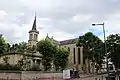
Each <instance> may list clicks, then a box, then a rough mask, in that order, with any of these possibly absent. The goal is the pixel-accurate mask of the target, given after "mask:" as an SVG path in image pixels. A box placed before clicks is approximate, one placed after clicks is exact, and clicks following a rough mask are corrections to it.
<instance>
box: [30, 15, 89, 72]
mask: <svg viewBox="0 0 120 80" xmlns="http://www.w3.org/2000/svg"><path fill="white" fill-rule="evenodd" d="M38 34H39V31H37V26H36V16H35V19H34V23H33V26H32V30H30V31H29V40H28V45H29V46H33V45H36V44H37V42H38ZM45 39H47V40H50V41H51V42H53V43H54V44H55V45H58V46H60V47H64V48H66V49H67V50H68V51H69V52H70V55H69V57H68V65H67V68H70V69H72V68H76V67H77V68H78V69H79V70H81V71H85V72H88V65H87V59H86V60H84V59H83V58H84V54H83V47H77V46H76V43H77V41H78V38H74V39H68V40H63V41H57V40H55V39H54V38H53V37H52V38H50V37H49V35H48V33H47V36H46V37H45Z"/></svg>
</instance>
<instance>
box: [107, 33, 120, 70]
mask: <svg viewBox="0 0 120 80" xmlns="http://www.w3.org/2000/svg"><path fill="white" fill-rule="evenodd" d="M106 44H107V53H108V58H110V59H111V61H112V62H113V63H114V65H115V67H116V68H117V69H118V68H120V63H119V62H120V58H119V56H120V54H119V52H120V34H111V35H109V36H108V37H107V40H106Z"/></svg>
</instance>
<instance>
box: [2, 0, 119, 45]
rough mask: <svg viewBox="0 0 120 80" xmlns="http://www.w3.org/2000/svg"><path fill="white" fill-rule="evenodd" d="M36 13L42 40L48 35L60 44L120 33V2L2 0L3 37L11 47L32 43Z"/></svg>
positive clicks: (116, 0) (117, 0) (105, 0)
mask: <svg viewBox="0 0 120 80" xmlns="http://www.w3.org/2000/svg"><path fill="white" fill-rule="evenodd" d="M35 12H36V13H37V28H38V31H39V40H40V39H43V38H44V37H45V36H46V35H47V33H48V34H49V36H50V37H51V36H53V37H54V38H55V39H56V40H65V39H71V38H75V37H79V36H80V35H82V34H84V33H86V32H88V31H91V32H93V33H94V34H95V35H97V36H99V37H100V38H101V39H103V32H102V26H96V27H92V25H91V24H92V23H102V22H105V29H106V35H109V34H112V33H119V32H120V0H0V33H1V34H3V35H4V37H5V39H6V40H7V41H9V42H10V43H15V42H22V41H28V31H29V30H30V29H31V28H32V24H33V20H34V16H35Z"/></svg>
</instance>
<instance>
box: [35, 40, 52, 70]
mask: <svg viewBox="0 0 120 80" xmlns="http://www.w3.org/2000/svg"><path fill="white" fill-rule="evenodd" d="M37 50H38V51H39V52H40V53H41V54H42V56H43V58H42V64H43V66H44V70H45V71H47V70H49V69H50V68H51V61H52V54H53V52H54V49H53V45H52V43H51V42H50V41H48V40H42V41H39V42H38V44H37Z"/></svg>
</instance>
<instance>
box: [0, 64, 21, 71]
mask: <svg viewBox="0 0 120 80" xmlns="http://www.w3.org/2000/svg"><path fill="white" fill-rule="evenodd" d="M0 70H12V71H13V70H20V67H18V66H17V65H10V64H5V65H3V64H0Z"/></svg>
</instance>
